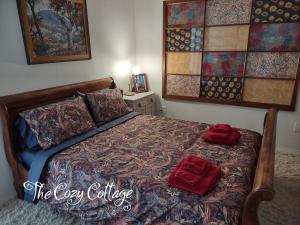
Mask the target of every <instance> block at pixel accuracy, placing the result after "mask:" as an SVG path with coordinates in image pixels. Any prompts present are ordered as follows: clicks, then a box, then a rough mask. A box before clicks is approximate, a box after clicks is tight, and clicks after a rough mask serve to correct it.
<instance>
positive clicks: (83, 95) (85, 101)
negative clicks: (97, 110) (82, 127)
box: [76, 91, 96, 121]
mask: <svg viewBox="0 0 300 225" xmlns="http://www.w3.org/2000/svg"><path fill="white" fill-rule="evenodd" d="M76 96H77V97H79V96H80V97H82V98H83V101H84V103H85V105H86V107H87V108H88V110H89V112H90V115H91V116H92V118H93V120H94V121H96V120H95V118H94V115H93V108H92V106H91V104H90V102H89V100H88V97H87V95H86V94H85V93H82V92H80V91H77V92H76Z"/></svg>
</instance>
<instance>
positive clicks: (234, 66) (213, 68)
mask: <svg viewBox="0 0 300 225" xmlns="http://www.w3.org/2000/svg"><path fill="white" fill-rule="evenodd" d="M245 60H246V53H243V52H230V53H226V52H214V53H205V54H204V58H203V75H204V76H243V75H244V72H245Z"/></svg>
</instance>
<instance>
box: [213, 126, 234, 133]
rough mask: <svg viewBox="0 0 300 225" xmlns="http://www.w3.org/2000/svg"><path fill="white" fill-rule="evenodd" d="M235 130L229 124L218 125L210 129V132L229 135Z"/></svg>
mask: <svg viewBox="0 0 300 225" xmlns="http://www.w3.org/2000/svg"><path fill="white" fill-rule="evenodd" d="M232 129H233V128H232V127H231V126H230V125H228V124H216V125H215V126H213V127H210V128H209V131H213V132H217V133H228V132H230V131H231V130H232Z"/></svg>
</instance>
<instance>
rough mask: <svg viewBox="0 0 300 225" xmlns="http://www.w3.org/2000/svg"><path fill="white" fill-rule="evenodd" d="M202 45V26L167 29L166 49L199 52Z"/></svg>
mask: <svg viewBox="0 0 300 225" xmlns="http://www.w3.org/2000/svg"><path fill="white" fill-rule="evenodd" d="M202 45H203V28H191V29H179V28H176V29H168V30H167V51H169V52H199V51H201V50H202Z"/></svg>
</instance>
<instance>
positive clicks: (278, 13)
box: [251, 0, 300, 23]
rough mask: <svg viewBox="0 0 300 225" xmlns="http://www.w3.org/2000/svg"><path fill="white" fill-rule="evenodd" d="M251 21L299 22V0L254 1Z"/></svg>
mask: <svg viewBox="0 0 300 225" xmlns="http://www.w3.org/2000/svg"><path fill="white" fill-rule="evenodd" d="M251 21H252V22H253V23H267V22H279V23H282V22H287V23H288V22H298V21H300V1H299V0H271V1H270V0H254V1H253V8H252V16H251Z"/></svg>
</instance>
